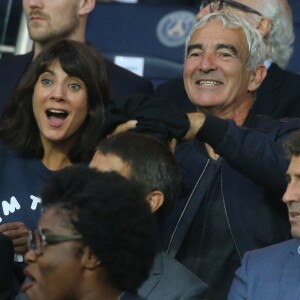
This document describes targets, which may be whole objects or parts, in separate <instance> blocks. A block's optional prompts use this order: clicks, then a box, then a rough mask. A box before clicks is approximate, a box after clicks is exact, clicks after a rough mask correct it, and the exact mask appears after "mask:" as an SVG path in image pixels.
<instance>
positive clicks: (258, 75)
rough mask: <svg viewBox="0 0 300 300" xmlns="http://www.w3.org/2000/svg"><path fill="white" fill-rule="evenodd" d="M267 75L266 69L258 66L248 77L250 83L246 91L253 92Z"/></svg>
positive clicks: (263, 66)
mask: <svg viewBox="0 0 300 300" xmlns="http://www.w3.org/2000/svg"><path fill="white" fill-rule="evenodd" d="M266 75H267V69H266V67H265V65H263V64H262V65H259V66H258V67H257V68H256V69H255V70H253V71H252V73H251V75H250V81H249V84H248V91H250V92H254V91H256V90H257V89H258V88H259V86H260V85H261V83H262V81H263V80H264V78H265V77H266Z"/></svg>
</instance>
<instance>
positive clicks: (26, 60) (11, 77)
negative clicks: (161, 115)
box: [0, 52, 154, 115]
mask: <svg viewBox="0 0 300 300" xmlns="http://www.w3.org/2000/svg"><path fill="white" fill-rule="evenodd" d="M32 58H33V52H30V53H27V54H24V55H16V56H9V57H5V58H2V59H0V82H1V85H0V115H1V113H2V112H3V108H4V107H5V105H6V103H7V102H8V100H9V98H10V96H11V94H12V92H13V90H14V88H15V87H16V85H17V84H18V82H19V81H20V79H21V77H22V75H23V73H24V72H25V70H26V69H27V66H28V65H29V64H30V62H31V60H32ZM104 60H105V63H106V67H107V72H108V76H109V78H110V83H111V90H112V97H113V98H114V99H118V98H125V97H128V96H131V95H134V94H138V93H143V94H147V95H151V94H153V92H154V91H153V85H152V83H151V81H150V80H148V79H145V78H143V77H140V76H138V75H136V74H134V73H132V72H130V71H128V70H126V69H124V68H121V67H119V66H117V65H115V64H113V63H112V62H110V61H109V60H106V59H104Z"/></svg>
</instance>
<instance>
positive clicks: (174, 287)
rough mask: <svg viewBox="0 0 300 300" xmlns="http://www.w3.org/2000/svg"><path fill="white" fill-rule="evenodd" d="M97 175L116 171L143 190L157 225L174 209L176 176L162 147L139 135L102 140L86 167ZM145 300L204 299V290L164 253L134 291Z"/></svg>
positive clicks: (162, 144)
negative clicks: (102, 172) (94, 170)
mask: <svg viewBox="0 0 300 300" xmlns="http://www.w3.org/2000/svg"><path fill="white" fill-rule="evenodd" d="M90 167H93V168H96V169H98V170H100V171H106V172H107V171H116V172H118V173H120V174H121V175H122V176H125V177H126V178H128V179H129V180H131V181H133V182H138V183H139V184H141V185H142V186H143V187H144V190H145V193H146V197H145V198H146V201H147V202H148V203H149V204H150V206H151V210H152V212H153V213H154V214H155V216H156V218H157V221H158V222H159V221H161V220H163V219H164V218H165V216H166V215H167V214H168V213H169V211H170V209H171V208H172V207H173V206H174V203H175V201H176V200H177V198H178V197H179V193H180V173H179V169H178V166H177V165H176V161H175V159H174V157H173V155H172V153H171V151H170V150H169V148H168V147H167V145H165V144H164V143H162V142H161V141H159V140H158V139H156V138H154V137H151V136H148V135H144V134H141V133H134V132H124V133H120V134H116V135H114V136H112V137H110V138H108V139H105V140H103V141H102V142H101V143H100V144H99V145H98V146H97V151H96V153H95V155H94V157H93V159H92V161H91V163H90ZM138 292H139V294H140V295H141V296H143V297H145V298H147V299H148V300H177V299H181V300H192V299H193V300H200V299H208V298H207V296H208V286H207V285H206V284H205V283H204V282H203V281H201V280H200V279H199V278H197V277H196V276H195V275H194V274H193V273H192V272H190V271H189V270H188V269H186V268H185V267H184V266H183V265H181V264H180V263H179V262H178V261H176V260H175V259H174V258H172V257H170V256H168V255H167V254H166V253H165V252H162V251H159V252H158V254H157V255H156V257H155V260H154V264H153V266H152V269H151V272H150V276H149V278H148V279H147V280H146V281H145V282H144V283H143V284H142V286H141V287H140V288H139V290H138Z"/></svg>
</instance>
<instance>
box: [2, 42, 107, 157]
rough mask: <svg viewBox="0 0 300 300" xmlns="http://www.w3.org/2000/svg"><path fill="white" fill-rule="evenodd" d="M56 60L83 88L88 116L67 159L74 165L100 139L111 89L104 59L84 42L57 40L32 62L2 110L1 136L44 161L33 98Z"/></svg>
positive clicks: (24, 151)
mask: <svg viewBox="0 0 300 300" xmlns="http://www.w3.org/2000/svg"><path fill="white" fill-rule="evenodd" d="M55 61H59V63H60V65H61V67H62V69H63V70H64V71H65V72H66V73H67V74H68V75H70V76H74V77H78V78H80V79H81V80H82V81H83V82H84V83H85V85H86V89H87V94H88V106H89V108H88V116H87V118H86V120H85V122H84V124H82V126H81V128H80V129H79V130H80V135H79V138H78V140H77V142H76V145H74V147H73V148H72V149H71V150H70V152H69V157H70V160H71V161H72V162H73V163H75V162H80V161H88V160H89V159H90V158H91V154H92V153H93V151H94V148H95V144H96V142H97V141H98V139H99V135H100V130H101V126H102V124H103V119H104V109H105V105H106V104H107V103H108V101H109V98H110V90H109V83H108V77H107V73H106V67H105V62H104V60H103V59H102V57H101V55H100V54H99V52H98V51H97V50H96V49H95V48H94V47H92V46H91V45H88V44H86V43H81V42H76V41H71V40H65V39H60V40H57V41H55V42H53V43H51V44H49V45H48V46H47V47H46V48H45V49H44V50H43V51H42V52H41V53H40V54H39V55H38V56H37V57H36V58H35V59H34V60H33V61H32V63H31V64H30V65H29V67H28V69H27V71H26V72H25V74H24V75H23V77H22V79H21V81H20V83H19V84H18V86H17V87H16V89H15V91H14V93H13V95H12V98H11V99H10V101H9V102H8V104H7V106H6V108H5V111H4V115H3V121H2V122H1V124H0V137H1V138H3V139H4V140H5V141H6V143H7V144H8V145H10V146H11V147H12V148H13V149H15V150H17V151H19V152H20V153H23V154H26V155H27V156H30V157H33V158H37V159H42V158H43V155H44V148H43V145H42V142H41V139H40V135H39V129H38V126H37V123H36V120H35V117H34V114H33V108H32V95H33V91H34V87H35V84H36V82H37V80H38V78H39V76H40V75H41V74H42V73H43V72H45V71H46V70H47V68H48V67H49V66H50V65H51V64H52V63H53V62H55ZM97 132H99V134H97Z"/></svg>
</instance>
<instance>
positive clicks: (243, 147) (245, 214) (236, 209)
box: [161, 12, 300, 300]
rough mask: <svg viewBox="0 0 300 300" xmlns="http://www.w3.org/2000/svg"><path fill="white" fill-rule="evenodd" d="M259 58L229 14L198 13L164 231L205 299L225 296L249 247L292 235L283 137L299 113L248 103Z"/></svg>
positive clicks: (257, 42) (258, 42)
mask: <svg viewBox="0 0 300 300" xmlns="http://www.w3.org/2000/svg"><path fill="white" fill-rule="evenodd" d="M265 58H266V47H265V45H264V43H263V40H262V37H261V35H260V34H259V32H258V31H257V30H256V29H254V28H253V26H251V25H250V24H249V22H247V20H246V19H244V18H243V17H242V16H240V15H238V14H234V13H230V12H217V13H212V14H208V15H206V16H205V17H203V18H201V20H200V21H199V22H198V23H197V24H196V25H195V27H194V28H193V30H192V31H191V33H190V37H189V38H188V40H187V43H186V56H185V63H184V82H185V88H186V91H187V94H188V96H189V99H190V101H191V102H192V103H193V104H194V105H196V107H197V112H196V113H190V114H188V117H189V120H190V129H189V131H188V132H187V134H186V136H185V139H186V140H187V141H185V142H184V141H181V142H180V143H178V144H177V146H176V148H175V156H176V159H177V161H178V163H179V165H180V166H181V170H182V177H183V186H184V189H183V197H182V198H181V200H180V204H178V205H177V206H176V207H175V208H174V210H173V211H172V213H171V214H170V215H169V216H168V218H167V219H166V221H165V224H164V225H165V226H162V228H161V230H163V231H164V238H163V241H164V244H163V245H164V249H166V250H167V253H169V254H170V255H171V256H173V257H175V258H177V259H178V260H179V261H180V262H181V263H182V264H184V265H185V266H187V267H188V268H189V269H190V270H192V271H193V272H194V273H195V274H196V275H197V276H198V277H199V278H201V279H202V280H204V282H206V283H208V285H210V286H211V289H212V291H211V299H222V300H223V299H224V298H226V297H227V295H228V291H229V289H230V286H231V283H232V280H233V277H234V273H235V271H236V269H237V268H238V267H239V266H240V261H241V258H242V256H243V254H244V253H245V252H246V251H249V250H252V249H257V248H261V247H265V246H268V245H271V244H274V243H278V242H281V241H283V240H287V239H289V238H290V226H289V222H288V215H287V209H286V206H285V205H284V204H283V203H282V201H281V198H282V195H283V193H284V191H285V188H286V181H285V172H286V170H287V167H288V160H287V159H286V158H285V157H284V154H283V153H284V151H283V143H284V141H285V140H286V138H287V137H288V136H289V135H290V133H291V132H292V131H295V130H297V129H299V128H300V120H299V119H290V120H282V121H276V120H273V119H272V118H270V117H265V116H260V115H256V114H255V113H254V112H253V111H252V105H253V103H254V100H255V92H256V90H257V89H258V87H259V86H260V84H261V82H262V81H263V79H264V77H265V75H266V68H265V66H264V64H263V62H264V60H265ZM225 274H226V275H225Z"/></svg>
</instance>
